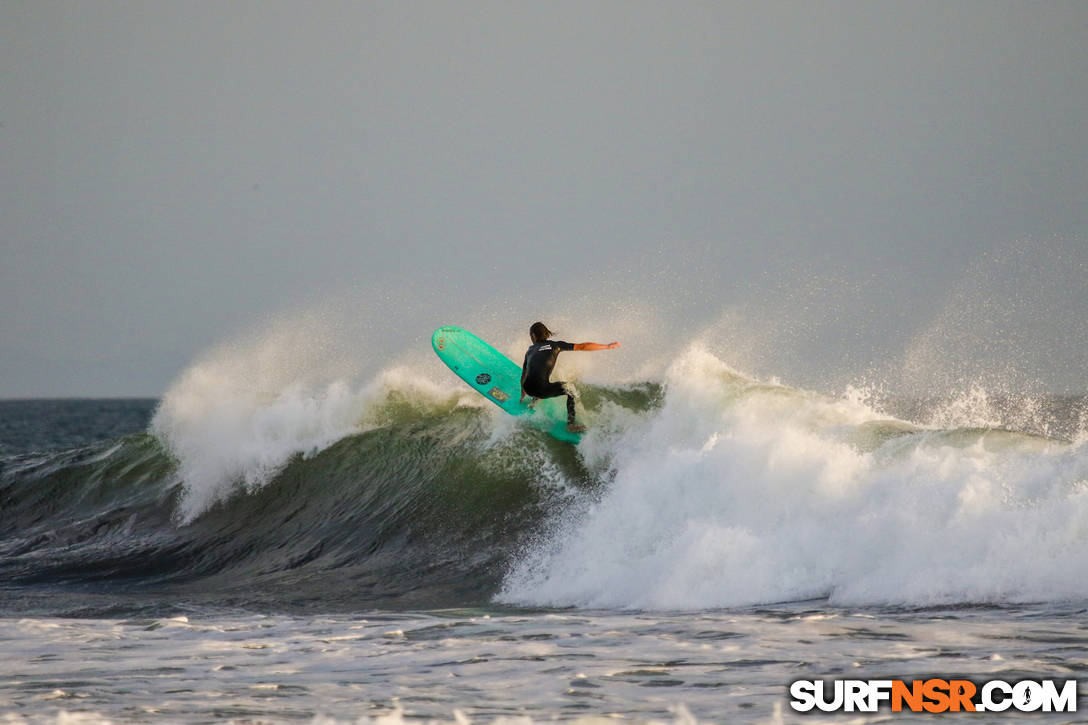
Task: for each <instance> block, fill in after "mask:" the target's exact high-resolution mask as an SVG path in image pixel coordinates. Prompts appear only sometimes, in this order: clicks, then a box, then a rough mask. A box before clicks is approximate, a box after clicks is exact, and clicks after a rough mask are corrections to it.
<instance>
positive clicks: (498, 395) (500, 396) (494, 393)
mask: <svg viewBox="0 0 1088 725" xmlns="http://www.w3.org/2000/svg"><path fill="white" fill-rule="evenodd" d="M477 379H478V378H477ZM487 394H488V395H490V396H491V397H492V398H494V399H495V400H497V401H499V402H500V403H505V402H506V401H507V400H510V396H509V395H507V394H506V393H504V392H502V391H501V390H499V389H498V388H492V389H491V390H488V391H487Z"/></svg>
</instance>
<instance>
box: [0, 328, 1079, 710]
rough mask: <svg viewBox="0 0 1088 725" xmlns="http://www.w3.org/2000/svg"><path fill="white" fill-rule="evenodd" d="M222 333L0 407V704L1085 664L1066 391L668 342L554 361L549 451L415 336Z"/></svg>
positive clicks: (1004, 670)
mask: <svg viewBox="0 0 1088 725" xmlns="http://www.w3.org/2000/svg"><path fill="white" fill-rule="evenodd" d="M242 358H246V356H245V354H244V353H243V352H239V351H237V350H235V351H231V350H229V349H224V350H223V351H221V352H219V353H217V354H216V355H212V356H208V357H206V358H205V359H203V360H202V361H200V362H198V363H196V364H194V365H193V366H192V367H191V368H190V369H189V370H188V371H186V373H185V374H183V375H182V376H181V377H180V378H179V379H178V381H176V382H175V383H174V385H172V386H171V387H170V389H169V390H167V391H166V393H165V394H164V396H163V397H162V398H161V399H160V400H105V401H89V400H71V401H0V653H3V654H4V655H5V656H4V657H3V661H2V662H0V718H4V720H5V721H10V722H148V721H165V722H224V721H234V722H285V721H307V722H310V721H314V722H371V721H380V722H383V723H390V724H393V723H401V722H416V721H437V722H451V723H452V722H457V723H464V722H466V721H471V722H484V723H492V722H512V721H513V720H514V719H517V721H518V722H522V723H528V722H550V721H553V720H564V721H581V722H589V721H597V722H599V721H600V719H601V718H607V719H609V720H619V721H621V722H636V723H644V722H668V723H690V722H718V723H779V722H795V721H805V720H818V721H836V722H851V723H863V722H884V721H887V720H892V719H894V720H895V721H897V722H898V721H902V722H922V721H931V720H933V719H934V718H936V717H937V716H934V715H930V714H917V715H914V714H910V713H905V714H904V713H894V714H893V713H890V712H888V711H883V712H880V713H876V714H859V713H850V714H840V715H828V716H820V715H804V716H802V715H800V714H798V713H794V712H793V711H792V710H791V709H790V708H789V705H788V701H789V696H788V687H789V684H790V683H791V682H793V681H794V680H797V679H828V678H851V679H868V678H876V679H926V678H929V677H941V678H945V679H949V678H963V679H971V680H974V681H976V682H981V681H985V680H988V679H1003V680H1007V681H1016V680H1022V679H1059V680H1066V679H1083V678H1084V677H1085V676H1086V672H1088V547H1086V545H1088V435H1086V429H1088V425H1086V421H1088V413H1086V411H1088V400H1085V399H1084V398H1077V397H1045V396H1044V397H1033V398H1032V397H1015V396H1008V395H1003V396H998V395H992V394H989V393H987V391H985V390H983V389H981V388H972V389H969V390H966V391H963V392H961V393H959V394H956V395H952V396H949V397H946V398H943V399H932V400H885V399H879V398H878V397H877V396H876V395H875V394H873V393H871V392H869V391H864V390H852V389H851V390H847V391H845V392H844V393H843V394H840V395H827V394H822V393H816V392H813V391H807V390H803V389H798V388H793V387H789V386H787V385H783V384H781V383H778V382H776V381H766V380H759V379H755V378H752V377H750V376H747V375H744V374H743V373H741V372H738V371H736V370H734V369H732V368H730V367H729V365H727V364H726V362H724V361H723V360H721V359H719V358H717V357H715V356H714V355H713V354H711V353H710V352H708V351H707V350H705V349H703V348H701V347H699V346H698V345H692V346H691V347H689V348H688V349H687V350H686V351H684V352H683V353H682V354H680V355H678V356H677V357H676V359H675V360H674V361H673V362H672V363H671V365H669V367H668V368H667V370H665V371H664V372H663V373H662V374H661V375H660V376H654V377H652V378H651V379H647V380H645V381H642V382H634V383H628V384H624V385H622V386H617V385H601V384H592V383H591V382H587V381H580V385H579V387H580V390H581V403H580V405H581V406H582V408H583V409H584V413H583V417H584V420H585V421H586V422H587V423H588V424H589V425H590V431H589V433H588V434H587V436H586V438H585V439H584V441H583V442H582V443H581V444H580V445H579V446H578V447H573V446H570V445H568V444H564V443H560V442H558V441H555V440H553V439H551V438H549V437H548V436H546V435H544V434H542V433H540V432H539V431H536V430H534V429H531V428H527V427H522V426H520V425H518V422H517V421H516V420H514V419H512V418H509V417H506V416H504V415H503V414H502V413H501V412H499V411H498V410H497V409H493V408H491V407H489V405H488V403H487V402H486V401H484V400H483V399H481V398H478V397H477V396H475V395H474V394H473V393H472V392H471V391H469V390H468V389H467V388H465V387H464V386H462V385H461V384H460V383H459V381H457V380H456V379H455V378H454V377H453V376H452V375H447V374H446V373H445V371H444V370H443V369H442V368H441V367H440V365H439V364H438V363H437V362H435V363H434V364H433V365H430V366H427V365H422V366H414V367H413V366H409V365H405V366H391V367H388V368H386V369H383V370H381V371H380V372H378V373H376V374H374V375H372V376H370V377H369V378H367V379H363V380H359V379H352V378H350V377H336V376H330V377H327V378H325V379H317V380H315V379H313V378H300V377H291V376H284V375H281V374H279V373H273V372H269V371H268V370H262V369H257V370H256V371H254V368H253V367H252V366H249V367H247V365H243V364H241V359H242ZM246 359H249V360H250V361H252V358H251V356H250V357H249V358H246ZM1086 692H1088V691H1086V690H1085V688H1084V687H1083V686H1082V687H1081V689H1080V696H1081V698H1082V699H1083V697H1084V695H1085V694H1086ZM1085 708H1088V701H1086V704H1085V705H1084V707H1082V710H1084V709H1085ZM945 717H948V716H945ZM961 717H962V716H961ZM966 717H971V716H966ZM986 717H990V718H991V721H999V720H1016V719H1024V720H1030V721H1032V722H1046V723H1058V722H1062V723H1064V722H1086V721H1088V715H1084V714H1083V713H1031V714H1027V713H1025V714H1015V713H1009V712H1006V713H1002V714H1001V715H997V714H993V715H991V716H981V717H980V716H974V721H977V722H985V721H987V719H986ZM938 719H943V718H938Z"/></svg>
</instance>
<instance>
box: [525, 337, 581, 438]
mask: <svg viewBox="0 0 1088 725" xmlns="http://www.w3.org/2000/svg"><path fill="white" fill-rule="evenodd" d="M573 349H574V345H572V344H570V343H569V342H563V341H562V340H545V341H544V342H538V343H536V344H534V345H530V346H529V349H528V350H526V352H525V362H524V363H523V364H522V366H521V389H522V390H524V391H525V392H526V393H528V394H529V395H531V396H533V397H534V398H555V397H558V396H560V395H565V396H567V422H568V423H573V422H574V395H573V394H572V393H571V390H570V388H569V387H568V386H567V384H566V383H562V382H552V381H551V380H549V378H550V377H551V374H552V368H554V367H555V359H556V358H557V357H559V352H560V351H561V350H573Z"/></svg>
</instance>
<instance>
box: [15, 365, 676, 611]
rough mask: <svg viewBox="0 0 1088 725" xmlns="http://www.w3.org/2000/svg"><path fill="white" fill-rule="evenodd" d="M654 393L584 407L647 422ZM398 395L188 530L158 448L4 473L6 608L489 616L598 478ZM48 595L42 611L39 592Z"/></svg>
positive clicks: (239, 485)
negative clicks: (622, 410) (509, 574)
mask: <svg viewBox="0 0 1088 725" xmlns="http://www.w3.org/2000/svg"><path fill="white" fill-rule="evenodd" d="M657 395H658V390H657V388H656V387H654V386H643V387H637V388H632V389H629V390H619V391H610V390H596V389H587V390H585V391H584V394H583V400H584V402H585V404H586V405H587V406H589V407H598V406H600V405H601V404H602V403H603V402H604V401H606V400H607V401H611V402H614V403H615V404H619V405H625V406H629V407H631V408H633V409H635V410H646V409H648V408H649V407H651V406H652V405H653V401H654V400H655V399H656V396H657ZM490 420H491V418H490V412H489V411H485V410H482V409H479V408H467V407H456V400H455V399H451V400H448V401H434V400H426V401H421V400H420V399H418V398H413V397H412V396H409V395H405V394H403V393H400V392H396V391H393V392H391V393H390V394H389V395H388V396H387V397H386V399H385V400H384V401H383V402H382V403H381V404H380V405H378V406H375V407H373V408H371V409H370V410H368V413H367V420H366V421H365V426H364V427H368V428H370V429H369V430H367V431H366V432H362V433H358V434H355V435H349V436H347V437H345V438H342V439H341V440H339V441H337V442H335V443H334V444H332V445H331V446H329V447H328V448H325V449H324V450H321V451H320V452H317V453H316V454H314V455H311V456H308V457H304V456H302V455H301V454H298V455H295V456H294V457H293V458H291V459H290V460H289V461H288V462H287V463H286V465H285V466H283V467H282V469H281V470H279V472H278V473H276V474H275V475H274V476H273V477H272V478H271V479H270V480H269V481H268V482H267V483H266V484H264V485H262V486H260V487H253V488H251V489H247V487H246V485H245V483H244V482H243V481H238V482H235V484H234V485H233V486H232V487H231V490H232V493H231V494H230V495H228V496H227V497H226V498H225V499H223V500H220V501H219V502H218V503H216V504H215V505H213V506H212V507H211V508H209V509H208V510H206V511H204V512H202V513H200V514H199V515H197V516H196V517H195V518H192V520H189V521H187V522H186V521H182V520H181V519H180V517H179V515H178V512H179V502H180V500H181V498H182V497H183V495H184V483H183V482H181V481H179V480H178V475H177V471H178V462H177V461H176V460H175V459H174V458H173V457H172V455H171V453H170V452H169V451H168V450H166V449H165V448H164V447H163V444H162V443H161V442H160V440H159V439H157V438H156V437H155V436H153V435H151V434H148V433H140V434H135V435H130V436H128V437H125V438H122V439H120V440H116V441H110V442H103V443H98V444H95V445H92V446H89V447H85V448H76V449H71V450H68V451H65V452H59V453H53V454H49V455H38V456H31V457H24V458H23V459H19V457H10V458H8V459H6V460H5V464H4V469H3V472H2V476H3V478H2V482H0V495H2V496H3V506H2V509H0V537H2V540H0V579H2V580H3V581H4V582H6V585H5V588H4V596H5V599H7V601H8V604H9V605H10V606H11V607H17V608H18V607H21V608H31V609H40V608H45V609H48V610H49V611H57V610H61V611H67V612H80V611H101V610H106V611H110V610H112V609H113V608H115V607H120V608H121V610H122V611H125V610H127V609H128V608H131V607H133V606H136V607H145V606H146V607H151V608H162V607H185V606H189V605H201V606H227V607H243V608H251V607H256V608H260V609H265V608H271V609H272V610H279V611H294V610H322V611H351V610H358V609H368V608H375V607H380V608H443V607H460V606H477V605H483V604H486V603H487V602H488V601H489V600H490V598H491V597H492V596H493V595H494V593H495V591H496V590H497V588H498V586H499V584H500V582H501V579H502V577H503V575H504V573H505V571H506V569H507V566H508V562H509V559H510V557H511V556H512V555H513V554H515V553H516V552H517V551H518V549H519V547H521V546H523V545H525V544H526V543H527V542H528V541H529V540H530V539H531V538H532V537H533V536H534V534H535V533H536V532H538V530H539V527H540V526H541V524H542V523H543V522H544V521H546V520H547V519H548V517H549V516H554V515H556V513H557V511H559V510H561V509H562V508H563V507H564V506H565V504H566V503H567V502H569V501H570V500H571V499H572V497H578V496H592V495H593V492H594V490H595V489H596V487H598V486H599V485H600V483H601V482H602V480H604V478H606V476H602V474H601V473H600V472H595V471H592V470H589V469H588V468H587V467H586V466H585V464H584V463H582V462H581V461H580V460H579V458H578V456H577V455H576V453H575V450H574V448H573V447H572V446H570V445H569V444H565V443H561V442H559V441H556V440H554V439H553V438H551V437H550V436H548V435H546V434H545V433H543V432H541V431H538V430H535V429H532V428H518V429H516V430H514V431H513V432H512V433H511V434H509V435H506V436H503V437H502V438H501V439H498V440H495V441H492V440H491V438H490V431H489V426H490V423H489V421H490ZM47 592H48V596H46V593H47Z"/></svg>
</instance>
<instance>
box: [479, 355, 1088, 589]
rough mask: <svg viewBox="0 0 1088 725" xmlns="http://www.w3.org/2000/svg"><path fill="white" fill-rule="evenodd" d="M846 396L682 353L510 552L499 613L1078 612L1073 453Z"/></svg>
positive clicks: (1076, 459)
mask: <svg viewBox="0 0 1088 725" xmlns="http://www.w3.org/2000/svg"><path fill="white" fill-rule="evenodd" d="M975 397H976V402H977V396H975ZM860 398H861V396H858V395H851V396H847V397H845V398H842V399H832V398H826V397H822V396H819V395H815V394H811V393H806V392H804V391H798V390H794V389H790V388H787V387H784V386H780V385H766V384H760V383H759V382H758V381H756V380H753V379H750V378H748V377H745V376H744V375H741V374H739V373H737V372H736V371H734V370H731V369H730V368H729V367H728V366H727V365H726V364H724V363H723V362H722V361H720V360H718V359H717V358H715V357H714V356H712V355H711V354H709V353H708V352H706V351H705V350H703V349H701V348H698V347H692V348H691V349H689V350H688V351H687V352H686V353H685V354H684V355H682V356H680V357H679V358H678V359H677V361H676V362H675V364H674V365H673V366H672V367H671V368H670V369H669V371H668V373H667V375H666V396H665V402H664V404H663V406H662V407H661V408H659V409H657V410H655V411H652V412H651V413H649V414H647V415H645V416H642V418H641V419H640V420H639V421H638V422H636V423H633V424H629V425H628V427H627V428H625V429H624V430H623V431H622V432H621V433H619V434H618V435H617V436H616V437H615V438H614V439H612V440H611V441H607V442H605V441H601V440H598V441H596V442H595V444H596V445H598V446H600V445H604V444H606V443H607V445H609V446H610V448H611V450H610V451H609V452H608V453H607V456H609V457H610V467H611V469H612V470H613V471H614V472H615V480H614V481H613V482H612V484H611V485H610V487H609V488H608V489H607V491H606V492H605V493H604V494H603V496H602V497H601V498H600V500H599V501H595V502H593V503H591V504H588V505H586V506H585V507H583V508H580V509H576V510H572V511H571V512H569V513H568V514H567V515H566V516H565V517H564V518H563V519H562V520H561V521H559V522H558V523H557V524H556V525H555V527H554V530H553V531H552V532H551V535H550V536H548V537H545V540H544V541H543V542H541V543H539V544H538V545H536V546H535V547H533V548H531V549H530V550H529V551H528V552H526V553H525V554H524V555H523V556H522V558H521V559H520V560H519V561H518V562H517V563H516V564H515V566H514V567H513V569H512V571H511V572H510V574H509V575H508V577H507V579H506V581H505V584H504V588H503V591H502V592H501V594H500V596H499V598H500V599H501V600H502V601H505V602H510V603H518V604H531V605H576V606H586V607H621V608H646V609H703V608H712V607H723V606H733V605H744V604H751V603H765V602H775V601H786V600H800V599H806V598H819V597H830V599H831V601H832V602H834V603H870V604H931V603H941V602H980V601H1022V600H1048V601H1052V600H1056V599H1063V598H1079V597H1084V596H1088V546H1086V545H1088V447H1085V446H1083V445H1076V444H1074V445H1068V444H1063V443H1060V442H1056V441H1047V440H1045V439H1040V438H1034V437H1030V436H1025V435H1020V434H1016V433H1008V432H1004V431H991V432H989V433H986V432H980V431H977V430H968V429H958V430H948V429H942V428H937V427H927V428H922V427H918V426H914V425H910V424H907V423H905V422H903V421H895V420H890V419H888V417H887V416H883V415H881V414H879V413H878V412H877V411H874V410H873V409H871V408H870V407H868V406H866V405H865V404H864V403H862V402H861V399H860ZM976 412H978V411H977V410H976ZM982 412H985V410H983V411H982ZM955 413H956V415H957V416H958V419H959V420H963V419H964V418H965V416H967V417H969V413H970V411H966V410H962V411H955ZM951 414H952V413H949V415H951ZM587 443H590V444H591V446H592V445H593V444H594V441H592V440H589V441H587ZM583 445H585V444H583ZM596 455H597V456H601V455H604V454H602V453H601V451H600V450H597V451H596Z"/></svg>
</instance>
